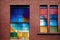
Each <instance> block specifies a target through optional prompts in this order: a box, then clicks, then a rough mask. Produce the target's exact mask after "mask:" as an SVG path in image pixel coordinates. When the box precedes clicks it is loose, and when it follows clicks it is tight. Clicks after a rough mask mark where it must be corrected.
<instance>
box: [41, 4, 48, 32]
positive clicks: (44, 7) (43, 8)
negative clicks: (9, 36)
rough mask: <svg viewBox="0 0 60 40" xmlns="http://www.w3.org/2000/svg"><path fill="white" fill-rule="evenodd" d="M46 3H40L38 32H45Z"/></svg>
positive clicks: (46, 22) (46, 24) (46, 20)
mask: <svg viewBox="0 0 60 40" xmlns="http://www.w3.org/2000/svg"><path fill="white" fill-rule="evenodd" d="M47 10H48V9H47V5H40V32H43V33H45V32H47V27H48V13H47Z"/></svg>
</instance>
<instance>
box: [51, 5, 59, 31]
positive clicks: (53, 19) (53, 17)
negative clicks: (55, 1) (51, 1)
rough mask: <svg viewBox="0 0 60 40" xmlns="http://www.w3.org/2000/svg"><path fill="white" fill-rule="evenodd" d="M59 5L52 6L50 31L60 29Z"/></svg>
mask: <svg viewBox="0 0 60 40" xmlns="http://www.w3.org/2000/svg"><path fill="white" fill-rule="evenodd" d="M57 28H58V6H57V5H51V6H50V32H57V31H58V29H57Z"/></svg>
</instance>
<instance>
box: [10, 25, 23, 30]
mask: <svg viewBox="0 0 60 40" xmlns="http://www.w3.org/2000/svg"><path fill="white" fill-rule="evenodd" d="M10 25H11V27H12V28H13V29H14V30H22V29H23V27H22V24H10Z"/></svg>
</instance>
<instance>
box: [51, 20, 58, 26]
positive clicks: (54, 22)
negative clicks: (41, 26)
mask: <svg viewBox="0 0 60 40" xmlns="http://www.w3.org/2000/svg"><path fill="white" fill-rule="evenodd" d="M57 25H58V22H57V20H54V19H50V26H53V27H54V26H57Z"/></svg>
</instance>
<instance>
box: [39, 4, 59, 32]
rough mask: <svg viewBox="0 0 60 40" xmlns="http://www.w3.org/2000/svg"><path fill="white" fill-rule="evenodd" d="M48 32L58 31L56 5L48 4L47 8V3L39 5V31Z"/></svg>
mask: <svg viewBox="0 0 60 40" xmlns="http://www.w3.org/2000/svg"><path fill="white" fill-rule="evenodd" d="M48 11H49V13H48ZM48 30H49V31H48ZM48 32H50V33H55V32H58V6H57V5H50V7H49V10H48V6H47V5H40V33H48Z"/></svg>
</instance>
